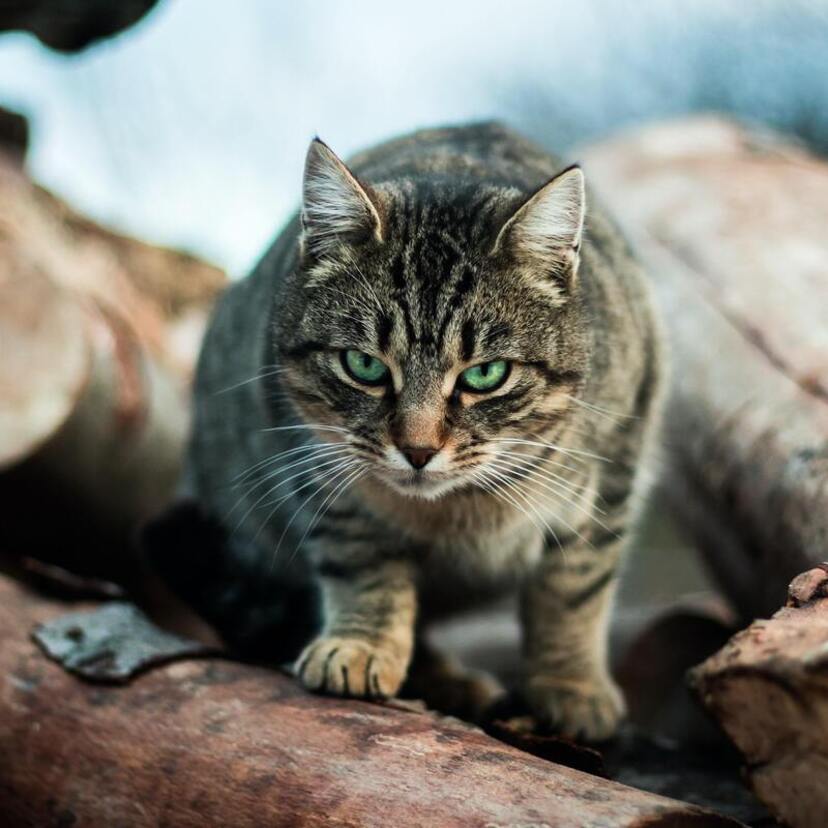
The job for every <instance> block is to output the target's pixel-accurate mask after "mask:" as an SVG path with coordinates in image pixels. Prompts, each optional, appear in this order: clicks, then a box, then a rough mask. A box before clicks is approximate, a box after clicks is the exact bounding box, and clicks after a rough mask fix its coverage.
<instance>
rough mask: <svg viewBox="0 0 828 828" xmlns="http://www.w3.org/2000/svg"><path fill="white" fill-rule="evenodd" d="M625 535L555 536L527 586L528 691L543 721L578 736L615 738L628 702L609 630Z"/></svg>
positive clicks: (525, 688)
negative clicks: (610, 651)
mask: <svg viewBox="0 0 828 828" xmlns="http://www.w3.org/2000/svg"><path fill="white" fill-rule="evenodd" d="M620 546H621V540H620V539H619V538H618V536H617V535H615V534H612V533H610V532H607V533H604V534H600V535H599V536H597V537H594V538H593V540H592V542H591V544H587V543H581V542H578V543H577V544H572V545H570V546H567V547H566V548H565V549H564V550H561V549H560V548H558V546H557V545H556V544H555V542H554V541H553V542H552V543H551V544H550V545H549V547H548V549H547V550H546V552H545V554H544V557H543V559H542V561H541V562H540V563H539V565H538V569H537V570H536V571H535V572H534V573H533V574H532V577H531V578H530V579H529V580H528V582H527V585H526V587H525V589H524V594H523V603H522V615H523V632H524V650H525V674H524V684H523V694H524V697H525V699H526V701H527V703H528V704H529V707H530V709H531V711H532V713H533V714H534V716H535V718H536V720H537V721H538V722H539V723H540V724H541V725H542V726H545V727H550V728H552V729H553V730H555V731H556V732H558V733H560V734H562V735H564V736H569V737H572V738H582V739H587V740H590V741H595V740H601V739H606V738H609V737H610V736H612V735H613V734H614V733H615V731H616V729H617V727H618V723H619V721H620V719H621V717H622V715H623V713H624V700H623V696H622V695H621V692H620V690H619V689H618V687H617V686H616V684H615V682H614V681H613V680H612V677H611V676H610V672H609V664H608V655H607V634H608V629H607V628H608V621H609V614H610V610H611V607H612V600H613V596H614V592H615V586H616V570H617V565H618V559H619V555H620Z"/></svg>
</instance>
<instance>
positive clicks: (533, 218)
mask: <svg viewBox="0 0 828 828" xmlns="http://www.w3.org/2000/svg"><path fill="white" fill-rule="evenodd" d="M585 214H586V196H585V193H584V174H583V172H582V171H581V168H580V167H579V166H577V165H575V166H572V167H569V168H568V169H565V170H564V171H563V172H561V173H559V174H558V175H556V176H555V177H554V178H553V179H552V180H551V181H549V182H548V183H546V184H544V186H543V187H541V188H540V189H539V190H537V191H536V192H535V193H534V194H533V195H531V196H530V197H529V198H528V199H527V200H526V201H524V202H523V204H521V206H520V207H518V209H517V210H516V211H515V213H514V214H513V215H512V216H511V218H509V219H508V220H507V222H506V224H504V225H503V227H502V228H501V230H500V232H499V233H498V236H497V241H496V242H495V247H494V249H495V251H498V250H505V251H507V252H508V253H509V254H511V255H513V256H514V257H515V258H516V259H517V260H518V261H520V262H522V263H525V264H526V265H528V266H529V267H531V268H532V269H533V270H537V271H538V272H539V273H540V274H542V275H543V276H545V277H548V278H549V279H551V280H552V281H553V282H554V284H555V285H556V287H557V288H559V289H563V290H564V291H566V290H568V289H569V288H570V287H571V286H572V283H573V281H574V279H575V276H576V274H577V270H578V258H579V252H580V249H581V238H582V236H583V232H584V217H585Z"/></svg>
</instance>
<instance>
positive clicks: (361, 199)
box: [302, 138, 382, 257]
mask: <svg viewBox="0 0 828 828" xmlns="http://www.w3.org/2000/svg"><path fill="white" fill-rule="evenodd" d="M372 237H373V238H375V239H377V240H378V241H382V221H381V219H380V215H379V211H378V210H377V205H376V204H375V203H374V201H373V200H372V198H371V195H369V193H368V191H367V189H366V188H365V187H364V186H363V185H362V184H360V182H359V181H357V178H356V176H355V175H354V174H353V173H352V172H351V171H350V170H349V169H348V168H347V167H346V166H345V164H344V163H343V162H342V161H341V160H340V159H339V157H338V156H337V155H336V153H334V151H333V150H332V149H331V148H330V147H329V146H328V145H327V144H325V143H324V142H323V141H320V140H319V139H318V138H315V139H314V140H313V141H312V142H311V145H310V147H309V148H308V154H307V156H306V158H305V177H304V181H303V186H302V247H303V250H304V251H306V252H307V253H309V254H310V255H312V256H314V257H322V256H324V255H325V254H326V253H329V252H331V251H332V250H333V248H335V247H336V246H337V245H339V244H341V243H342V242H345V243H351V244H359V243H361V242H364V241H367V240H368V239H369V238H372Z"/></svg>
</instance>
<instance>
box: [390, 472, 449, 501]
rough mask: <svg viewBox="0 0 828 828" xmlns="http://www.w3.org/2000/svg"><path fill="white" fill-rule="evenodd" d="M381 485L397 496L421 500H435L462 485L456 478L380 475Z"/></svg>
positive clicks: (419, 475)
mask: <svg viewBox="0 0 828 828" xmlns="http://www.w3.org/2000/svg"><path fill="white" fill-rule="evenodd" d="M379 477H380V479H381V481H382V482H383V483H387V484H388V485H389V486H390V488H392V489H393V490H394V491H395V492H397V493H398V494H402V495H405V496H406V497H413V498H419V499H421V500H437V498H440V497H443V496H444V495H446V494H448V493H449V492H451V491H453V490H454V489H457V488H458V487H459V486H461V485H462V480H461V479H460V478H456V477H443V476H440V477H439V478H438V477H433V476H431V477H430V476H428V475H421V474H418V475H413V474H412V475H405V476H402V475H401V476H391V475H380V476H379Z"/></svg>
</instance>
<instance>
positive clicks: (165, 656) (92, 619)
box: [32, 601, 214, 683]
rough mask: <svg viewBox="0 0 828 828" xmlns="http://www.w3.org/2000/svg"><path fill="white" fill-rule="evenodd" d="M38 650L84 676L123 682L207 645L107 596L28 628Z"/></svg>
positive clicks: (202, 653) (205, 651)
mask: <svg viewBox="0 0 828 828" xmlns="http://www.w3.org/2000/svg"><path fill="white" fill-rule="evenodd" d="M32 636H33V637H34V640H35V641H36V642H37V643H38V644H39V645H40V646H41V647H42V648H43V651H44V652H45V653H46V654H47V655H48V656H49V657H50V658H53V659H54V660H55V661H57V662H58V663H60V664H62V665H63V666H64V667H65V668H66V669H67V670H69V671H70V672H72V673H76V674H77V675H79V676H81V677H83V678H85V679H87V680H88V681H100V682H110V683H124V682H127V681H129V680H130V679H131V678H133V677H134V676H136V675H137V674H138V673H140V672H143V671H144V670H146V669H148V668H150V667H155V666H158V665H159V664H165V663H167V662H170V661H174V660H177V659H181V658H185V657H186V656H205V655H211V654H213V652H214V651H213V650H212V649H211V648H210V647H207V646H205V645H204V644H201V643H200V642H198V641H192V640H190V639H187V638H182V637H181V636H179V635H175V634H174V633H170V632H167V631H165V630H162V629H161V628H160V627H158V626H156V625H155V624H153V623H152V622H151V621H150V620H149V618H147V616H146V615H144V613H143V612H141V610H140V609H138V607H136V606H135V605H134V604H130V603H128V602H126V601H111V602H110V603H108V604H104V605H103V606H100V607H97V608H96V609H93V610H89V611H87V612H68V613H66V614H65V615H59V616H58V617H57V618H53V619H51V620H50V621H47V622H45V623H43V624H38V626H37V627H35V629H34V631H33V632H32Z"/></svg>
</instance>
